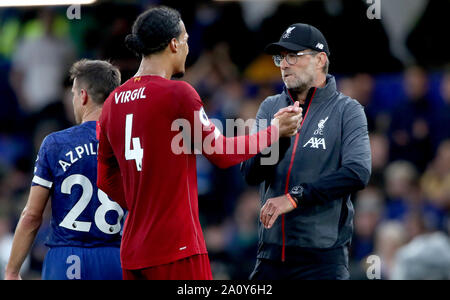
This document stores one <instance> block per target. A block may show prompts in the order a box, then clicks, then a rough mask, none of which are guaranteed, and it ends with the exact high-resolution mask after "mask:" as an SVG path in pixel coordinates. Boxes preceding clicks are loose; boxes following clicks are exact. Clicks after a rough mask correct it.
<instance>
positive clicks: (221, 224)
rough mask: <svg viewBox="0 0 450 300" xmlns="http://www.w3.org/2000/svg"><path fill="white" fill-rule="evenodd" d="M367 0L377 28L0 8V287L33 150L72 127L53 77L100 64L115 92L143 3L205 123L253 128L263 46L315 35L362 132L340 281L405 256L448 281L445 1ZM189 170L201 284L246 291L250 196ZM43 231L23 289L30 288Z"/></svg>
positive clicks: (290, 19)
mask: <svg viewBox="0 0 450 300" xmlns="http://www.w3.org/2000/svg"><path fill="white" fill-rule="evenodd" d="M379 1H380V2H379V4H380V6H379V7H380V8H381V11H380V17H381V18H380V19H377V18H375V19H370V18H369V17H368V9H369V15H370V12H374V11H373V10H371V9H373V8H374V7H373V6H371V5H372V2H373V1H371V0H369V1H362V0H320V1H319V0H317V1H316V0H313V1H307V0H305V1H281V0H280V1H276V0H274V1H271V0H259V1H258V0H254V1H212V0H209V1H207V0H203V1H201V0H197V1H175V0H172V1H170V0H166V1H164V0H160V1H158V0H153V1H151V0H141V1H137V0H136V1H106V0H105V1H102V0H99V1H97V3H96V4H94V5H89V6H81V10H80V11H79V12H80V17H81V19H69V18H68V17H67V8H68V6H59V7H52V8H48V7H47V8H46V9H43V8H36V7H25V8H11V7H9V8H4V7H0V105H1V108H0V268H1V272H0V278H1V276H2V272H3V270H4V265H5V263H6V261H7V258H8V256H9V247H10V245H11V241H12V236H13V232H14V228H15V225H16V224H17V221H18V218H19V216H20V212H21V210H22V209H23V207H24V204H25V203H26V199H27V196H28V191H29V186H30V182H31V178H32V171H33V163H34V159H35V157H36V153H37V151H38V149H39V146H40V143H41V141H42V139H43V137H44V136H45V135H47V134H48V133H50V132H52V131H55V130H60V129H63V128H67V127H68V126H71V125H73V116H72V107H71V105H72V104H71V94H70V88H71V83H70V82H69V80H68V78H67V68H68V67H69V66H70V65H71V64H72V63H73V62H74V61H75V60H77V59H80V58H91V59H108V60H110V61H112V62H113V63H114V64H116V65H117V66H119V67H120V69H121V71H122V77H123V80H122V82H124V81H125V80H126V79H128V78H129V77H131V76H132V75H133V74H134V72H135V71H136V70H137V67H138V64H139V61H138V59H136V58H135V57H133V55H132V54H131V52H129V51H128V50H127V49H126V48H125V47H124V45H123V40H124V38H125V36H126V35H127V34H128V33H129V32H130V28H131V25H132V22H133V20H134V19H135V18H136V16H137V15H138V14H139V13H140V12H142V11H144V10H145V9H146V8H147V7H149V6H150V5H153V4H165V5H169V6H172V7H174V8H177V9H179V10H180V12H181V14H182V18H183V20H184V22H185V24H186V27H187V31H188V33H189V35H190V40H189V46H190V53H189V56H188V61H187V73H186V76H185V77H184V79H183V80H186V81H188V82H189V83H191V84H192V85H193V86H194V87H195V88H196V89H197V91H198V92H199V94H200V96H201V97H202V99H203V102H204V104H205V107H206V110H207V113H208V115H209V116H210V118H217V119H219V120H225V119H228V118H242V119H245V120H246V119H249V118H254V117H255V115H256V111H257V109H258V106H259V104H260V103H261V102H262V101H263V100H264V99H265V97H267V96H269V95H272V94H275V93H277V92H279V91H280V89H281V88H282V86H283V84H282V82H281V80H280V74H279V70H278V69H277V68H275V66H274V65H273V63H272V59H271V57H270V56H268V55H265V54H263V52H262V50H263V48H264V46H265V45H266V44H268V43H269V42H273V41H276V40H278V39H279V36H280V34H281V33H282V32H283V31H284V30H285V29H286V28H287V26H288V25H290V24H292V23H297V22H303V23H309V24H312V25H315V26H316V27H318V28H319V29H320V30H321V31H322V32H323V33H324V35H325V37H326V38H327V40H328V44H329V47H330V50H331V56H330V62H331V64H330V73H331V74H333V75H335V76H336V78H337V82H338V87H339V89H340V90H341V91H342V92H343V93H344V94H347V95H349V96H351V97H353V98H355V99H357V100H358V101H359V102H360V103H361V104H362V105H363V106H364V107H365V110H366V114H367V118H368V121H369V131H370V138H371V147H372V156H373V174H372V179H371V181H370V184H369V186H368V187H367V188H366V189H365V190H364V191H361V192H359V193H358V194H356V195H355V197H354V204H355V208H356V215H355V234H354V238H353V245H352V247H351V256H350V257H351V277H352V279H366V278H367V276H366V270H367V267H368V266H369V265H368V264H367V260H366V258H367V257H368V256H370V255H372V254H375V255H378V257H380V259H381V263H382V278H383V279H392V278H395V276H394V275H393V268H394V265H395V264H396V263H399V261H400V258H399V257H400V255H397V256H396V254H399V253H400V252H399V249H400V248H401V247H404V246H407V245H409V246H411V245H412V251H413V252H415V253H416V254H417V255H418V256H416V258H415V259H416V260H415V261H416V262H417V264H418V265H423V266H424V267H423V268H422V269H419V270H416V272H418V273H417V274H422V276H421V277H423V278H427V277H430V278H432V277H433V275H432V274H434V273H439V272H438V269H439V268H448V266H449V265H448V264H449V258H448V256H449V253H450V250H448V247H449V244H448V241H447V244H445V242H442V241H443V240H444V241H445V239H444V237H448V233H449V230H450V140H449V138H450V69H449V67H450V65H449V63H450V43H448V30H449V28H450V26H449V25H450V22H449V18H448V14H449V13H450V1H448V0H445V1H442V0H429V1H427V0H410V1H406V0H397V1H387V0H379ZM1 2H2V1H0V4H1ZM374 4H375V2H374ZM30 82H31V83H30ZM225 134H227V135H232V134H233V133H230V132H226V133H225ZM197 162H198V166H197V167H198V185H199V207H200V213H201V223H202V227H203V229H204V235H205V239H206V242H207V246H208V250H209V255H210V259H211V266H212V270H213V276H214V278H215V279H246V278H247V277H248V275H249V274H250V272H251V270H252V268H253V266H254V263H255V256H256V249H257V240H258V236H257V224H258V216H259V207H260V205H259V196H258V191H257V189H256V188H255V187H249V186H247V185H246V184H245V182H244V180H243V178H242V176H241V175H240V172H239V167H238V166H236V167H233V168H230V169H227V170H219V169H217V168H216V167H214V166H213V165H211V164H210V163H209V162H208V161H207V160H206V159H205V158H204V157H202V156H198V161H197ZM47 211H48V210H47ZM48 218H49V214H48V212H47V216H46V220H47V221H46V222H44V224H43V226H42V228H41V230H40V232H39V234H38V236H37V240H36V242H35V244H34V246H33V249H32V252H31V255H30V257H29V258H28V260H27V263H26V264H25V266H24V269H23V270H24V271H23V277H24V278H27V279H37V278H39V276H40V271H41V266H42V260H43V258H44V256H45V253H46V251H47V248H46V247H45V245H44V242H45V236H46V234H47V233H48ZM436 232H438V233H441V234H437V235H436V234H434V235H431V237H432V238H431V239H429V238H430V235H429V233H436ZM413 241H414V242H413ZM424 245H425V246H426V247H424ZM445 247H447V248H445ZM408 249H409V250H410V251H411V247H410V248H408ZM407 252H408V251H406V252H405V251H404V252H403V254H405V253H407ZM421 260H423V264H420V263H419V262H420V261H421ZM402 261H403V262H404V261H405V260H402ZM405 268H406V267H405ZM419 277H420V276H419ZM438 277H439V276H438Z"/></svg>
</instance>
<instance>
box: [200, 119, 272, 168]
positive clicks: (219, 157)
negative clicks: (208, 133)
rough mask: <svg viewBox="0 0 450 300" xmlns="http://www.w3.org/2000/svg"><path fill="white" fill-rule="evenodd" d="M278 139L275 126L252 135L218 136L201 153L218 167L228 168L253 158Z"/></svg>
mask: <svg viewBox="0 0 450 300" xmlns="http://www.w3.org/2000/svg"><path fill="white" fill-rule="evenodd" d="M278 138H279V133H278V128H277V127H276V126H275V125H272V126H270V127H268V128H266V129H264V130H261V131H259V132H257V133H255V134H252V135H246V136H237V137H229V138H227V137H224V136H222V135H220V136H219V137H218V138H217V139H216V140H215V141H214V144H213V145H211V147H207V148H206V149H204V152H203V153H204V154H205V156H206V157H207V158H208V159H209V160H210V161H211V162H212V163H214V164H215V165H217V166H218V167H220V168H228V167H231V166H233V165H236V164H239V163H241V162H243V161H245V160H248V159H250V158H252V157H254V156H255V155H256V154H258V153H260V152H261V151H262V150H264V149H265V148H267V147H269V146H270V145H272V144H273V143H274V142H276V141H277V140H278Z"/></svg>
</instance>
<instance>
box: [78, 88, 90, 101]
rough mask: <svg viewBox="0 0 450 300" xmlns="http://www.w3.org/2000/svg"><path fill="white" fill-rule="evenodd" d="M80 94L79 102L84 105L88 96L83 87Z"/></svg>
mask: <svg viewBox="0 0 450 300" xmlns="http://www.w3.org/2000/svg"><path fill="white" fill-rule="evenodd" d="M80 94H81V104H82V105H86V104H87V102H88V98H89V95H88V93H87V91H86V90H85V89H81V90H80Z"/></svg>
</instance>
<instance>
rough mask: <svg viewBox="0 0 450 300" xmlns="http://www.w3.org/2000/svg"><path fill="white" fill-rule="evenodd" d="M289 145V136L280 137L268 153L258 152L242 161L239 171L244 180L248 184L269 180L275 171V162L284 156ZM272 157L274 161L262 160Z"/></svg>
mask: <svg viewBox="0 0 450 300" xmlns="http://www.w3.org/2000/svg"><path fill="white" fill-rule="evenodd" d="M290 145H291V139H290V138H280V140H279V141H278V142H276V143H274V144H273V145H272V146H271V149H270V153H269V154H263V153H258V154H257V155H255V156H254V157H252V158H250V159H248V160H246V161H244V162H243V163H242V165H241V173H242V175H243V176H244V178H245V181H246V182H247V183H248V184H250V185H258V184H260V183H261V182H263V181H266V180H270V179H271V178H272V176H273V175H274V173H275V169H276V166H277V164H278V163H279V162H280V161H281V160H282V159H283V158H284V156H285V154H286V152H287V150H288V149H289V147H290ZM277 149H278V150H277ZM277 151H278V153H277ZM273 157H275V160H276V162H275V163H271V164H269V163H265V162H264V160H272V158H273Z"/></svg>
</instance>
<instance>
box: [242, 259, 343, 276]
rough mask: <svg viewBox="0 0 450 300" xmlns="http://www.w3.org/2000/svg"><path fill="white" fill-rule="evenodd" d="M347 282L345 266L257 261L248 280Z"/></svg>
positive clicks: (267, 260)
mask: <svg viewBox="0 0 450 300" xmlns="http://www.w3.org/2000/svg"><path fill="white" fill-rule="evenodd" d="M286 279H288V280H289V279H290V280H348V279H350V272H349V270H348V266H347V265H345V264H325V263H322V264H305V263H298V262H282V261H275V260H269V259H257V261H256V266H255V269H254V270H253V272H252V274H251V275H250V280H286Z"/></svg>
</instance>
